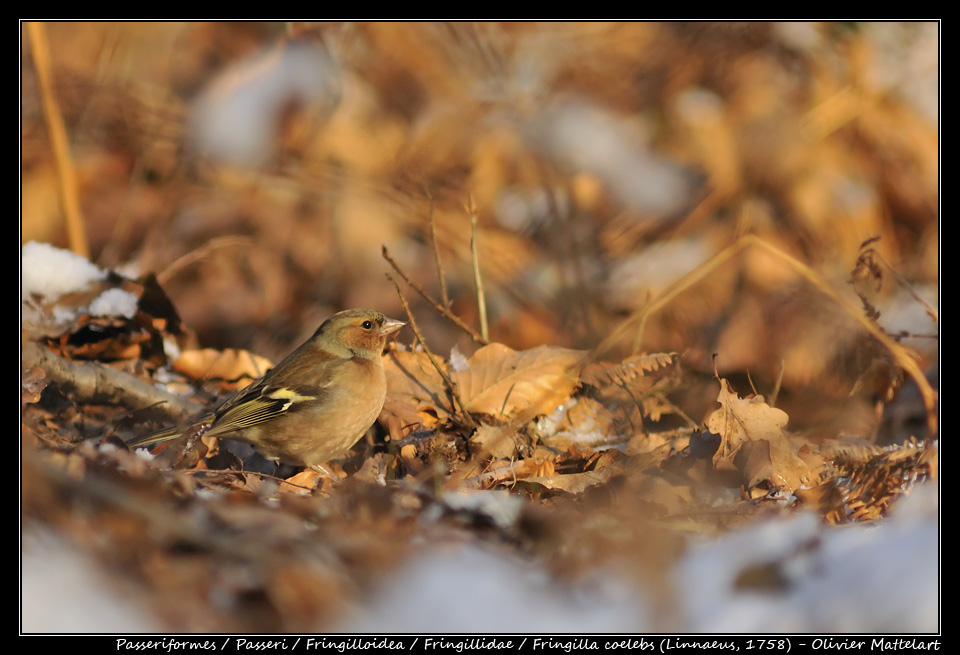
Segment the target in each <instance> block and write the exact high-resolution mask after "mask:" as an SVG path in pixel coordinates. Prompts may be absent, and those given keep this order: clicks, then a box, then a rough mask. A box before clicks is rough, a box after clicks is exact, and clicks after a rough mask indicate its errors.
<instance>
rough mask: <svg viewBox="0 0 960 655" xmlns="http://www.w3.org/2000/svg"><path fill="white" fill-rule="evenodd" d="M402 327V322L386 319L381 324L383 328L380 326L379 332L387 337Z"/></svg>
mask: <svg viewBox="0 0 960 655" xmlns="http://www.w3.org/2000/svg"><path fill="white" fill-rule="evenodd" d="M404 325H406V323H404V322H403V321H398V320H396V319H393V318H388V319H386V320H385V321H384V322H383V326H381V328H380V331H381V332H382V333H383V334H384V336H389V335H391V334H393V333H394V332H396V331H397V330H399V329H400V328H402V327H403V326H404Z"/></svg>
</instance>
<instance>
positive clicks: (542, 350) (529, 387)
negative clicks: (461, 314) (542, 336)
mask: <svg viewBox="0 0 960 655" xmlns="http://www.w3.org/2000/svg"><path fill="white" fill-rule="evenodd" d="M583 355H584V352H583V351H580V350H570V349H567V348H554V347H551V346H539V347H537V348H531V349H530V350H523V351H516V350H512V349H510V348H508V347H506V346H504V345H503V344H499V343H492V344H490V345H489V346H484V347H483V348H481V349H480V350H478V351H477V352H475V353H474V354H473V356H472V357H471V358H470V359H469V360H468V361H467V368H466V369H465V370H462V371H455V372H454V374H453V378H454V381H455V382H456V384H457V386H458V388H459V391H460V397H461V398H462V399H463V402H464V405H465V406H466V409H467V411H469V412H476V413H478V414H490V415H492V416H498V417H503V418H506V419H515V420H520V421H523V420H527V419H530V418H533V417H534V416H537V415H539V414H547V413H549V412H552V411H553V410H555V409H556V408H557V407H558V406H559V405H560V404H561V403H562V402H563V401H564V400H566V399H567V398H568V397H569V396H570V394H571V393H572V392H573V389H574V387H576V385H577V378H578V376H579V372H580V371H579V366H580V361H581V359H582V358H583Z"/></svg>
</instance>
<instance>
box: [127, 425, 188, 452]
mask: <svg viewBox="0 0 960 655" xmlns="http://www.w3.org/2000/svg"><path fill="white" fill-rule="evenodd" d="M188 429H189V427H186V428H185V427H183V426H182V425H178V426H176V427H172V428H165V429H163V430H158V431H156V432H150V433H149V434H143V435H140V436H137V437H134V438H133V439H130V440H129V441H126V442H125V443H126V444H127V445H128V446H129V447H131V448H139V447H141V446H152V445H153V444H157V443H163V442H164V441H172V440H174V439H176V438H177V437H179V436H180V435H182V434H183V433H185V432H186V431H187V430H188Z"/></svg>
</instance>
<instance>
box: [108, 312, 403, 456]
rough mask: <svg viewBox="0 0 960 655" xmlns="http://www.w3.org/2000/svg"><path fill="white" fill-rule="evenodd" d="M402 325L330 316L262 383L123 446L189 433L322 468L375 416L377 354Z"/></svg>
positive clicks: (372, 316)
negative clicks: (223, 439)
mask: <svg viewBox="0 0 960 655" xmlns="http://www.w3.org/2000/svg"><path fill="white" fill-rule="evenodd" d="M404 325H406V323H404V322H402V321H396V320H394V319H390V318H387V317H385V316H384V315H383V314H381V313H380V312H377V311H374V310H372V309H348V310H346V311H342V312H340V313H338V314H334V315H333V316H331V317H330V318H328V319H327V320H326V321H324V322H323V324H322V325H320V327H319V328H317V331H316V332H314V333H313V336H312V337H310V338H309V339H308V340H307V341H306V342H305V343H303V344H302V345H301V346H300V347H299V348H297V349H296V350H294V351H293V352H292V353H290V354H289V355H287V357H285V358H284V359H283V360H282V361H281V362H280V363H279V364H277V365H276V366H275V367H274V368H273V369H271V370H270V371H269V372H267V374H266V375H264V376H263V377H262V378H260V379H259V380H257V381H256V382H255V383H253V384H251V385H250V386H248V387H246V388H245V389H242V390H241V391H239V392H238V393H236V394H235V395H234V396H231V397H230V398H229V399H227V400H226V401H225V402H224V403H223V404H222V405H221V406H220V407H219V408H218V409H216V410H214V411H213V412H212V413H210V414H206V415H203V416H201V417H199V418H198V419H195V420H194V421H192V422H190V423H188V424H186V425H181V426H178V427H175V428H169V429H166V430H161V431H159V432H154V433H152V434H148V435H145V436H142V437H137V438H135V439H132V440H131V441H128V442H127V445H129V446H134V447H135V446H147V445H150V444H155V443H161V442H164V441H169V440H171V439H175V438H177V437H179V436H181V435H183V434H185V433H187V432H188V431H191V430H197V431H199V432H200V434H204V435H210V436H216V437H226V438H229V439H236V440H237V441H243V442H246V443H249V444H251V445H253V446H254V447H256V448H257V450H259V451H260V453H261V454H262V455H263V456H264V457H266V458H268V459H274V460H280V461H282V462H285V463H288V464H294V465H297V466H309V467H311V468H313V469H316V470H318V471H323V470H324V469H323V463H324V462H327V461H329V460H331V459H336V458H337V457H340V456H342V455H343V454H344V453H345V452H346V451H347V450H349V449H350V448H351V447H352V446H353V445H354V444H355V443H357V441H359V440H360V438H361V437H362V436H363V435H364V434H366V432H367V430H369V429H370V426H371V425H373V423H374V421H376V420H377V417H378V416H379V415H380V410H381V409H383V402H384V399H385V398H386V393H387V384H386V378H385V377H384V373H383V364H382V362H381V355H382V353H383V348H384V345H385V343H386V340H387V337H389V336H390V335H391V334H393V333H394V332H396V331H397V330H399V329H400V328H402V327H403V326H404Z"/></svg>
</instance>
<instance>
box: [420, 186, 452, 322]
mask: <svg viewBox="0 0 960 655" xmlns="http://www.w3.org/2000/svg"><path fill="white" fill-rule="evenodd" d="M423 190H424V192H425V193H426V194H427V199H428V200H429V201H430V214H429V215H428V221H429V224H430V242H431V243H432V244H433V259H434V260H435V261H436V262H437V278H439V280H440V299H441V300H442V301H443V306H444V307H445V308H446V309H450V296H449V295H448V294H447V277H446V276H445V275H444V274H443V264H441V263H440V244H438V243H437V224H436V222H435V221H434V220H433V205H434V202H433V194H432V193H430V187H428V186H427V185H424V187H423Z"/></svg>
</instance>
